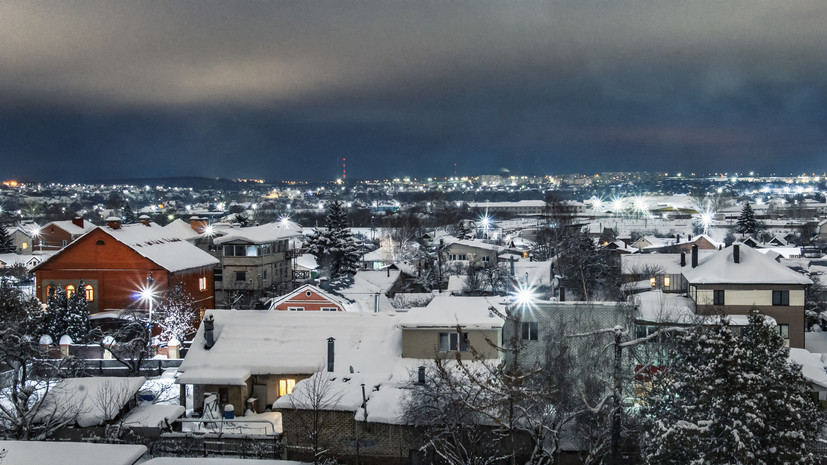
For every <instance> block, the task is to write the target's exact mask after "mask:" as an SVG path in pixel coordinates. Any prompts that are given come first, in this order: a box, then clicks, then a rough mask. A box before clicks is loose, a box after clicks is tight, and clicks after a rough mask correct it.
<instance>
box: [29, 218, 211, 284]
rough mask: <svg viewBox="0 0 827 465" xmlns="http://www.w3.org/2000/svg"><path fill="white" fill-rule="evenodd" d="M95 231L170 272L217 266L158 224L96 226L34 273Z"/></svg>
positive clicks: (40, 265)
mask: <svg viewBox="0 0 827 465" xmlns="http://www.w3.org/2000/svg"><path fill="white" fill-rule="evenodd" d="M94 231H101V232H102V233H104V234H106V235H107V236H110V237H111V238H113V239H115V240H116V241H118V242H120V243H121V244H123V245H125V246H127V247H129V248H130V249H132V250H133V251H135V252H136V253H137V254H138V255H141V256H142V257H144V258H146V259H148V260H150V261H152V262H153V263H155V264H156V265H158V266H160V267H161V268H163V269H165V270H167V271H170V272H176V271H183V270H189V269H193V268H201V267H205V266H215V265H217V264H219V263H220V262H219V260H218V259H217V258H215V257H213V256H212V255H210V254H209V253H207V252H204V251H203V250H201V249H199V248H198V247H196V246H194V245H192V244H190V243H189V242H187V241H184V240H181V239H179V238H177V237H173V236H171V235H170V234H169V231H166V230H164V228H162V227H161V226H158V225H157V224H156V223H150V224H149V225H145V224H142V223H136V224H124V225H121V227H120V228H118V229H112V228H111V227H109V226H96V227H95V229H93V230H92V231H89V232H87V233H86V234H84V235H83V236H82V237H81V238H79V239H77V240H75V241H73V242H72V243H70V244H69V245H68V246H66V247H64V248H63V249H61V250H60V251H58V252H57V253H56V254H54V255H52V256H51V257H49V259H47V260H45V261H44V262H43V263H41V264H39V265H37V266H36V267H35V268H34V269H35V270H36V269H39V268H41V267H42V266H43V265H44V264H46V263H49V262H50V261H51V260H52V259H53V258H54V257H60V256H63V254H66V253H70V251H71V250H74V248H75V247H76V246H77V244H78V243H80V241H82V240H84V238H86V237H89V236H90V235H91V234H92V233H93V232H94Z"/></svg>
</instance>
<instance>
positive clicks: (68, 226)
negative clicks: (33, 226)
mask: <svg viewBox="0 0 827 465" xmlns="http://www.w3.org/2000/svg"><path fill="white" fill-rule="evenodd" d="M51 225H54V226H56V227H58V228H60V229H62V230H64V231H66V232H67V233H69V234H71V235H73V236H80V235H82V234H85V233H87V232H89V231H91V230H93V229H95V227H96V226H95V225H94V224H92V223H91V222H89V221H87V220H83V226H82V227H81V226H78V225H76V224H75V223H72V220H64V221H52V222H51V223H49V224H47V225H46V226H44V227H43V228H44V229H45V228H47V227H49V226H51Z"/></svg>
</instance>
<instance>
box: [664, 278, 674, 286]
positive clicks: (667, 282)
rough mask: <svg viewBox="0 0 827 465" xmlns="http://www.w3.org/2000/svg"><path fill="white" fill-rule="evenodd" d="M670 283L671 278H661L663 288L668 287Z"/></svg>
mask: <svg viewBox="0 0 827 465" xmlns="http://www.w3.org/2000/svg"><path fill="white" fill-rule="evenodd" d="M671 282H672V278H670V277H669V276H666V277H664V278H663V287H669V284H670V283H671Z"/></svg>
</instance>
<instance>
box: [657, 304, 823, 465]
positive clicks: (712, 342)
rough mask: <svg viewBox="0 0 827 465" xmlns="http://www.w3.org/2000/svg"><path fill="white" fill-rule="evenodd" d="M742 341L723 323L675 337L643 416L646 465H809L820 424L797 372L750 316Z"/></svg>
mask: <svg viewBox="0 0 827 465" xmlns="http://www.w3.org/2000/svg"><path fill="white" fill-rule="evenodd" d="M743 333H744V335H743V336H742V337H739V336H737V335H736V334H735V333H734V331H733V328H732V327H731V326H730V323H729V321H728V319H727V318H725V317H723V318H721V319H720V321H719V322H718V323H717V324H715V325H713V326H711V327H698V328H695V329H693V330H690V331H687V332H685V333H683V334H678V335H676V344H675V346H674V348H673V351H672V353H671V356H670V358H669V361H668V367H665V369H663V370H661V371H659V372H658V373H657V374H655V375H654V378H653V384H652V389H651V391H650V392H649V394H648V396H647V398H646V402H645V405H644V408H643V410H642V416H641V423H642V438H641V439H642V440H641V452H642V456H643V459H644V461H645V462H646V463H658V464H669V463H673V464H688V463H698V464H702V463H730V464H748V463H749V464H752V463H813V462H814V456H813V454H812V453H811V451H810V444H811V443H812V442H813V440H814V436H815V434H816V433H817V432H818V431H819V424H820V422H821V418H820V415H819V413H818V412H817V408H816V405H815V404H814V402H813V401H812V400H810V398H809V394H808V391H809V387H808V385H807V382H806V381H805V380H804V378H803V376H802V375H801V369H800V367H799V366H796V365H793V364H791V363H790V362H789V361H788V359H787V357H788V355H789V349H787V348H786V347H785V346H784V341H783V339H782V338H781V337H780V335H778V334H777V332H776V331H775V327H774V326H769V325H768V324H767V320H766V319H765V318H764V317H763V316H761V315H759V314H758V313H757V312H753V313H752V314H751V315H750V317H749V325H748V326H747V327H746V328H745V329H744V331H743Z"/></svg>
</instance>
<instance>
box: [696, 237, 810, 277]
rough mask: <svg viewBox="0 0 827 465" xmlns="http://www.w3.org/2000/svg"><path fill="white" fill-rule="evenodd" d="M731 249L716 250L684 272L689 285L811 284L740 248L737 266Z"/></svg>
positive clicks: (754, 252)
mask: <svg viewBox="0 0 827 465" xmlns="http://www.w3.org/2000/svg"><path fill="white" fill-rule="evenodd" d="M733 250H734V246H733V247H727V248H726V249H723V250H719V251H717V252H715V253H714V254H712V255H711V256H709V258H707V259H706V260H704V261H703V262H702V263H700V264H699V265H698V266H697V267H696V268H694V269H693V268H689V269H686V270H684V272H683V275H684V277H685V278H686V280H687V281H688V282H689V283H690V284H800V285H808V284H812V283H813V282H812V281H811V280H810V279H809V278H807V277H806V276H804V275H802V274H800V273H796V272H795V271H793V270H791V269H789V268H787V267H786V266H784V265H782V264H780V263H778V262H776V261H775V260H773V259H772V258H770V257H767V256H766V255H764V254H762V253H760V252H758V251H756V250H754V249H752V248H751V247H749V246H747V245H744V244H741V245H740V247H739V250H740V252H739V255H740V258H739V263H735V260H734V259H733V257H732V254H733Z"/></svg>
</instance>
